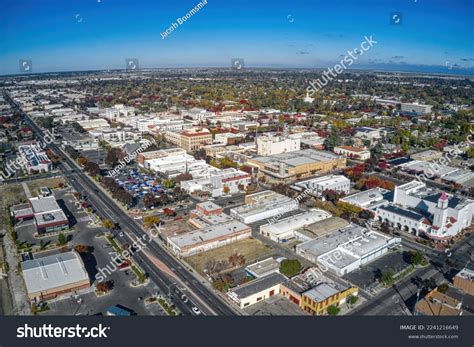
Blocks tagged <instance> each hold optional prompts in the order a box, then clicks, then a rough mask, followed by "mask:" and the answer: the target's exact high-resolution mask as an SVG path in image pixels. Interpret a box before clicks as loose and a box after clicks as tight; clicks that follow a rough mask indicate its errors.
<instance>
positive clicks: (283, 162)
mask: <svg viewBox="0 0 474 347" xmlns="http://www.w3.org/2000/svg"><path fill="white" fill-rule="evenodd" d="M247 164H248V165H250V166H253V167H257V168H258V170H259V177H261V176H265V177H266V178H267V179H268V180H270V181H295V180H297V179H299V178H304V177H309V176H313V175H323V174H326V173H329V172H331V171H333V170H336V169H342V168H344V167H345V166H346V158H344V157H341V156H339V155H336V154H334V153H331V152H327V151H317V150H314V149H303V150H300V151H294V152H288V153H281V154H275V155H271V156H266V157H255V158H252V159H249V160H248V161H247Z"/></svg>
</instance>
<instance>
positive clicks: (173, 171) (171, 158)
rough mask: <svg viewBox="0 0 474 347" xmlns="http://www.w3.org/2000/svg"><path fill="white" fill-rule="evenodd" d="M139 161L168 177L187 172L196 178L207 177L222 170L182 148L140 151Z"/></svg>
mask: <svg viewBox="0 0 474 347" xmlns="http://www.w3.org/2000/svg"><path fill="white" fill-rule="evenodd" d="M138 162H139V165H140V166H143V167H144V168H147V169H151V170H154V171H157V172H160V173H162V174H164V175H166V176H168V177H175V176H178V175H179V174H182V173H185V172H187V173H190V174H191V175H192V176H193V178H194V179H197V178H206V177H209V176H210V174H211V173H213V172H219V171H220V170H219V169H217V168H215V167H213V166H211V165H209V164H207V163H206V161H205V160H196V159H195V158H194V157H193V156H192V155H189V154H187V153H186V151H185V150H184V149H181V148H170V149H163V150H159V151H152V152H144V153H140V155H139V157H138Z"/></svg>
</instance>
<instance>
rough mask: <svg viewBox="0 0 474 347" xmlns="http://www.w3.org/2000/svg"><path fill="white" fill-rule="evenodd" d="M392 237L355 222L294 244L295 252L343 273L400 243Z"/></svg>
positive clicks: (324, 267) (377, 256)
mask: <svg viewBox="0 0 474 347" xmlns="http://www.w3.org/2000/svg"><path fill="white" fill-rule="evenodd" d="M400 243H401V239H400V238H392V237H389V236H387V235H384V234H382V233H378V232H376V231H373V230H368V229H366V228H363V227H361V226H358V225H355V224H349V225H348V226H346V227H344V228H342V229H339V230H337V231H334V232H332V233H330V234H327V235H324V236H322V237H318V238H316V239H314V240H310V241H307V242H303V243H301V244H298V245H296V253H297V254H298V255H300V256H301V257H303V258H306V259H307V260H309V261H311V262H312V263H315V264H317V265H318V266H319V268H321V269H327V270H330V271H332V272H333V273H335V274H336V275H338V276H344V275H346V274H348V273H350V272H352V271H354V270H357V269H359V268H360V267H361V266H362V265H364V264H366V263H368V262H370V261H372V260H375V259H377V258H379V257H381V256H383V255H384V254H386V253H387V252H388V250H389V249H391V248H394V247H397V246H398V245H400Z"/></svg>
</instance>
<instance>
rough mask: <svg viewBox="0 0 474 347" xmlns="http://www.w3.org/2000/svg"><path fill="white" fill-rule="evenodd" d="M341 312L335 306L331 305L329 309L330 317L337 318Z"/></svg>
mask: <svg viewBox="0 0 474 347" xmlns="http://www.w3.org/2000/svg"><path fill="white" fill-rule="evenodd" d="M339 311H341V309H340V308H339V307H337V306H335V305H331V306H329V307H328V308H327V312H328V315H330V316H337V315H338V314H339Z"/></svg>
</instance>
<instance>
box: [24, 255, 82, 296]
mask: <svg viewBox="0 0 474 347" xmlns="http://www.w3.org/2000/svg"><path fill="white" fill-rule="evenodd" d="M21 268H22V270H23V278H24V279H25V284H26V288H27V289H28V292H29V293H37V292H41V291H47V290H51V289H54V288H57V287H61V286H67V285H70V284H73V283H76V282H81V281H85V280H87V281H88V280H89V276H88V274H87V272H86V270H85V268H84V264H83V263H82V260H81V258H80V256H79V255H78V254H77V253H75V252H66V253H60V254H53V255H50V256H47V257H44V258H39V259H33V260H26V261H24V262H22V263H21Z"/></svg>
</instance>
